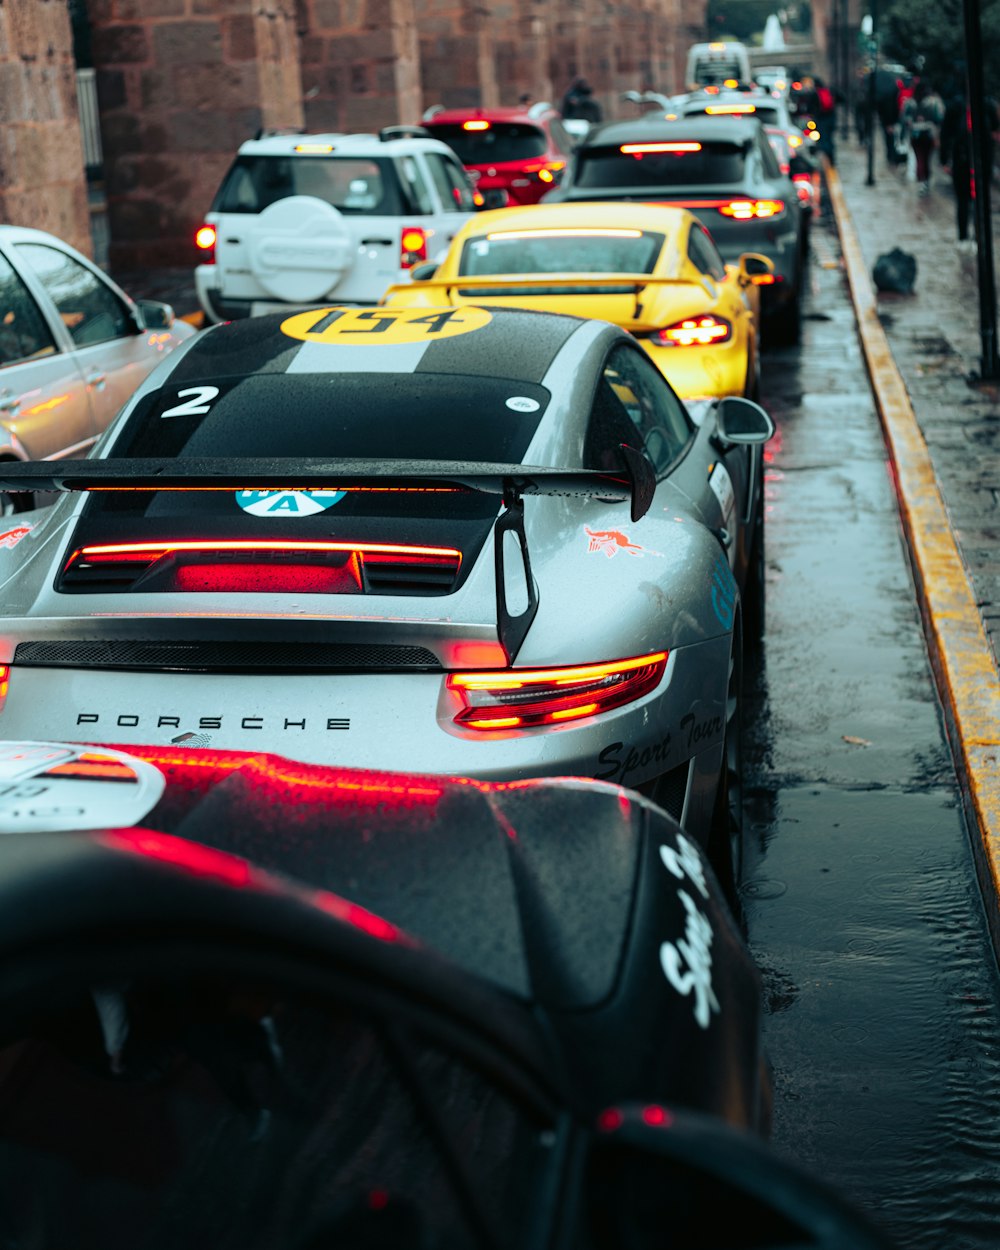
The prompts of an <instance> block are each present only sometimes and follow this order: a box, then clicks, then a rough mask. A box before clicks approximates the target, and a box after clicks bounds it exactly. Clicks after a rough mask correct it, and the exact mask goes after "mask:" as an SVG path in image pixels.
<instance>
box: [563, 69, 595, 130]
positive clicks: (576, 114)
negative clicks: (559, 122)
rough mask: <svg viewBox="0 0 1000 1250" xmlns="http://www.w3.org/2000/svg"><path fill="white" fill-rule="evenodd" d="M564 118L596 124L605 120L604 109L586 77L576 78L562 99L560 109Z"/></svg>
mask: <svg viewBox="0 0 1000 1250" xmlns="http://www.w3.org/2000/svg"><path fill="white" fill-rule="evenodd" d="M559 111H560V112H561V113H562V115H563V117H564V118H567V117H568V118H570V119H571V120H574V121H584V122H590V124H591V125H596V124H597V123H598V122H600V121H603V120H604V111H603V109H602V108H601V106H600V104H599V103H598V101H597V100H595V99H594V93H593V90H592V88H591V86H590V83H589V82H587V80H586V78H574V79H573V81H572V82H571V83H570V85H569V88H568V90H567V91H566V94H565V95H564V96H563V99H562V106H561V108H560V110H559Z"/></svg>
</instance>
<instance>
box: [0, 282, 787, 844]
mask: <svg viewBox="0 0 1000 1250" xmlns="http://www.w3.org/2000/svg"><path fill="white" fill-rule="evenodd" d="M773 428H774V427H773V424H772V422H771V420H770V418H769V417H768V416H767V414H766V413H764V412H763V411H762V410H761V409H760V408H758V407H757V406H756V405H755V404H752V403H750V402H749V401H747V400H743V399H726V400H722V401H721V402H719V403H718V404H716V405H714V406H706V407H705V408H704V410H703V411H702V412H701V413H700V423H696V422H695V420H693V418H692V416H691V415H690V413H689V412H688V410H687V409H686V408H685V406H684V405H683V404H682V403H681V401H680V400H679V399H678V398H677V397H676V395H675V394H674V392H673V391H672V390H671V388H670V386H669V385H668V384H667V382H666V381H665V380H664V378H663V376H662V375H661V374H660V373H659V371H658V370H657V369H656V367H655V366H654V365H653V364H651V362H650V361H649V359H648V357H647V356H646V355H645V353H644V352H643V351H642V349H641V348H640V347H639V345H638V344H637V343H636V342H635V341H634V339H632V338H631V336H630V335H628V334H627V333H625V332H624V331H622V330H620V329H618V328H616V327H614V326H611V325H609V324H607V323H604V322H597V321H592V320H583V319H577V318H575V317H568V316H558V315H554V314H548V313H538V312H528V311H520V310H514V309H498V308H492V309H491V308H486V307H478V306H462V307H460V308H441V309H432V310H428V309H425V308H412V309H411V308H399V309H394V308H384V309H382V308H380V309H374V310H371V309H370V310H362V309H357V308H329V309H322V310H318V311H317V310H315V309H313V310H311V311H309V312H304V313H297V314H295V315H292V316H285V315H275V316H267V317H261V318H257V319H251V320H249V321H244V322H239V323H233V324H225V325H221V326H217V327H214V328H212V329H211V330H209V331H207V332H206V333H204V334H202V335H200V336H198V337H197V338H194V339H192V340H190V341H189V342H188V343H186V344H184V345H183V346H182V347H181V348H180V349H178V350H177V351H175V352H174V353H173V354H172V355H171V356H170V357H169V359H168V360H166V361H165V362H164V364H163V365H162V366H161V367H160V368H158V369H157V370H156V371H155V373H153V374H152V375H150V377H149V379H148V380H147V381H146V382H145V384H144V385H143V386H142V387H140V389H139V390H138V391H137V392H136V394H135V396H134V397H133V399H132V400H131V401H130V403H129V404H128V405H127V407H126V408H125V409H124V410H123V411H122V413H121V414H120V416H119V417H118V418H117V420H116V421H115V422H114V424H113V425H112V426H111V428H110V429H109V430H108V432H107V434H106V435H105V436H104V438H103V440H102V442H101V443H100V445H99V446H98V447H97V449H96V450H95V453H94V455H93V456H92V457H91V458H90V459H89V460H85V461H78V462H75V463H69V464H61V465H54V464H51V463H29V464H22V465H13V466H6V465H4V466H0V489H3V490H18V489H20V490H29V491H52V490H61V491H65V492H67V494H66V495H64V496H63V497H62V498H60V499H59V501H58V502H57V503H56V504H55V505H53V506H50V507H48V508H45V509H36V510H34V511H32V512H29V513H25V514H23V516H19V517H18V521H19V524H18V525H16V526H12V527H11V528H10V529H8V530H7V532H6V533H4V534H2V535H0V582H2V595H0V688H2V691H3V700H4V701H3V708H2V711H0V734H2V735H3V737H5V738H33V739H62V740H66V739H75V740H78V741H104V742H118V743H150V744H153V743H162V744H170V743H176V744H184V745H185V746H188V747H190V746H195V747H197V746H211V747H213V748H226V749H236V750H247V749H250V750H255V749H259V750H268V751H277V752H281V753H283V754H285V755H290V756H293V757H294V758H297V759H300V760H303V761H310V762H318V763H337V764H344V765H356V766H364V767H368V768H405V769H407V770H410V771H421V772H431V773H437V774H455V775H461V776H467V777H478V778H484V779H493V780H516V779H519V778H524V777H529V776H539V775H549V776H551V775H567V774H573V775H582V776H590V777H596V778H601V779H605V780H608V781H613V782H617V783H620V784H623V785H626V786H630V787H637V788H643V789H645V790H647V791H649V792H652V793H654V795H655V797H657V798H658V799H659V801H660V802H661V803H662V804H663V806H664V807H666V808H667V810H668V811H670V812H671V814H672V815H674V816H675V817H677V818H679V819H681V820H682V821H683V822H684V823H685V825H686V826H687V828H688V829H689V830H690V831H691V832H692V833H693V835H694V836H695V837H697V838H698V839H699V841H700V842H701V843H702V844H703V845H704V844H706V843H707V842H708V839H709V833H710V830H711V829H712V827H713V818H714V820H715V822H716V827H720V822H721V827H726V826H727V821H728V816H727V815H726V802H725V800H726V794H727V790H728V792H729V796H730V798H732V794H733V792H734V790H735V789H736V787H737V785H738V768H737V767H736V766H735V758H736V751H737V748H738V742H737V741H736V740H737V739H738V725H739V721H738V704H739V681H740V671H741V663H740V659H741V647H742V639H743V636H744V634H745V633H746V632H747V631H748V630H749V629H750V627H751V626H750V613H749V611H748V606H749V603H750V601H751V600H753V599H754V598H755V597H756V599H757V601H758V605H759V601H760V595H761V592H762V589H763V586H762V559H763V510H762V509H763V505H762V483H761V478H762V444H763V443H764V442H765V441H766V440H767V438H768V437H769V436H770V434H771V433H772V432H773ZM754 627H755V628H756V625H755V626H754ZM727 740H728V754H729V770H728V772H729V777H730V782H729V785H728V787H727V786H726V784H725V779H726V777H727ZM720 795H721V798H720Z"/></svg>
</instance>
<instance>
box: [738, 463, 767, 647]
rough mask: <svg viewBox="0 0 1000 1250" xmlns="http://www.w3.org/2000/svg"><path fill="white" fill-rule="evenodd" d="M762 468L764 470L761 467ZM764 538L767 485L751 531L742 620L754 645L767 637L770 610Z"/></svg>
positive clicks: (762, 486)
mask: <svg viewBox="0 0 1000 1250" xmlns="http://www.w3.org/2000/svg"><path fill="white" fill-rule="evenodd" d="M761 467H763V466H761ZM766 553H767V549H766V545H765V538H764V484H763V482H762V483H761V489H760V495H759V496H758V499H757V507H756V510H755V512H754V518H753V524H752V525H751V527H750V555H749V559H748V560H747V572H746V581H745V582H744V584H743V619H744V621H745V622H746V632H747V638H748V640H749V641H750V643H751V645H752V644H754V643H757V642H759V641H760V639H761V638H763V636H764V629H765V625H766V608H767V568H766Z"/></svg>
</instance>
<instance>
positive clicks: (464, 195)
mask: <svg viewBox="0 0 1000 1250" xmlns="http://www.w3.org/2000/svg"><path fill="white" fill-rule="evenodd" d="M425 159H426V161H427V167H428V169H429V170H430V171H431V177H432V178H433V179H434V185H435V186H436V187H437V189H438V195H439V196H440V197H441V207H442V208H443V209H444V211H445V212H446V213H471V212H473V211H474V209H475V204H474V203H473V199H472V188H471V187H470V185H469V176H468V174H467V173H466V172H465V170H464V169H463V168H462V167H461V165H458V164H455V163H454V162H453V161H452V159H451V158H450V157H445V156H442V155H441V154H440V153H439V152H427V153H426V154H425Z"/></svg>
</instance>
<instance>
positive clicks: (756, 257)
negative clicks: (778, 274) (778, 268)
mask: <svg viewBox="0 0 1000 1250" xmlns="http://www.w3.org/2000/svg"><path fill="white" fill-rule="evenodd" d="M773 273H774V261H773V260H771V259H770V258H769V257H767V256H762V255H761V254H760V253H759V252H744V253H743V255H742V256H741V257H740V267H739V280H740V282H741V284H742V285H743V286H751V285H754V286H759V285H761V284H762V282H764V281H766V280H767V279H768V278H769V277H770V276H771V274H773Z"/></svg>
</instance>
